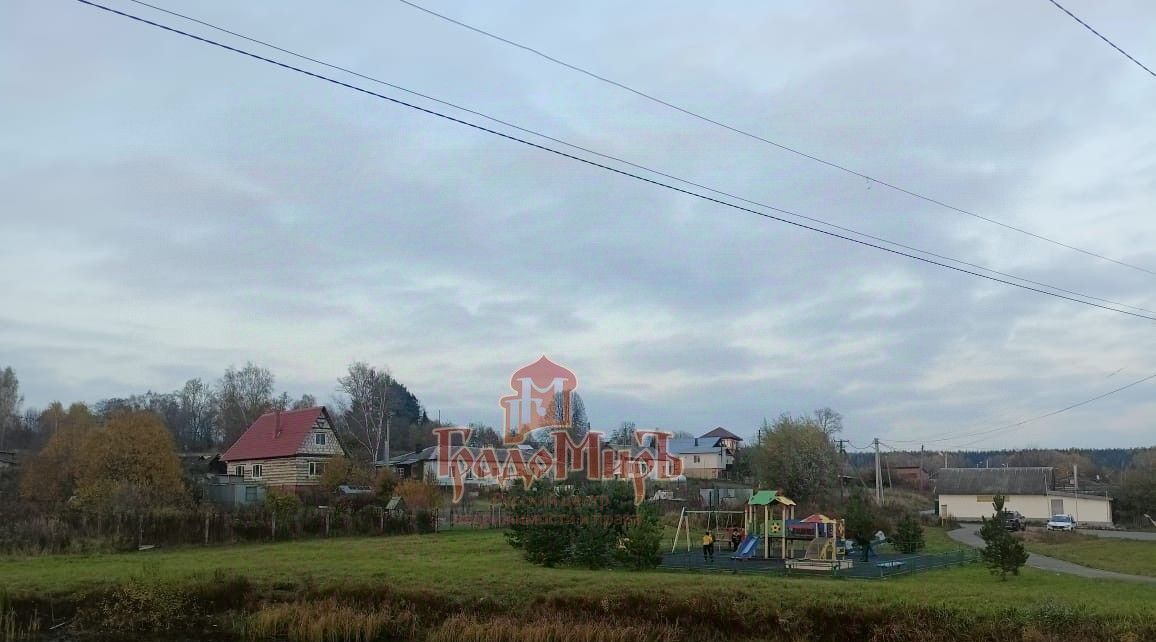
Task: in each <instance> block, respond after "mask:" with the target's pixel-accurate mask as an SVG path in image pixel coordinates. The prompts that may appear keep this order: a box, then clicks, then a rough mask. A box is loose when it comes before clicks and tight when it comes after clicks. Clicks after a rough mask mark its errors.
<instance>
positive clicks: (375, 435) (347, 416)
mask: <svg viewBox="0 0 1156 642" xmlns="http://www.w3.org/2000/svg"><path fill="white" fill-rule="evenodd" d="M337 383H338V385H339V386H340V394H341V397H339V398H338V400H337V407H338V410H339V411H340V414H341V417H342V423H343V424H344V425H343V428H344V430H343V432H344V433H345V434H347V435H348V436H349V437H351V438H352V439H353V440H354V441H355V442H356V443H357V444H358V445H360V446H361V447H362V448H363V449H364V450H365V452H366V454H367V455H368V456H369V458H370V461H371V462H372V461H376V460H377V459H378V458H384V457H388V456H389V453H388V444H387V443H386V440H387V434H386V433H387V431H388V429H389V427H390V426H389V422H390V418H391V417H390V415H391V414H392V413H393V412H394V408H393V404H392V402H393V399H392V396H393V395H392V394H391V392H390V389H391V387H392V384H393V377H391V376H390V374H389V372H388V371H387V370H385V369H378V368H375V367H373V366H370V365H369V364H367V363H364V362H362V361H358V362H356V363H354V364H352V365H350V366H349V372H348V374H346V375H345V376H344V377H341V378H339V379H338V380H337Z"/></svg>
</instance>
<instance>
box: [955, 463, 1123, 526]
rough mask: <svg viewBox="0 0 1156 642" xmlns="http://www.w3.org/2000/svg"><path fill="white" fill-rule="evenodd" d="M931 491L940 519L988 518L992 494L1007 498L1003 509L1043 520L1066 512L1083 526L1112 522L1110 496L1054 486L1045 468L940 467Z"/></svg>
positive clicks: (965, 519)
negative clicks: (935, 496)
mask: <svg viewBox="0 0 1156 642" xmlns="http://www.w3.org/2000/svg"><path fill="white" fill-rule="evenodd" d="M935 493H936V495H937V499H936V502H937V503H938V506H939V514H940V516H941V517H947V516H951V517H954V518H956V519H958V520H962V521H977V520H979V519H980V518H981V517H990V516H991V515H992V514H993V513H994V512H995V509H993V508H992V505H991V502H992V498H993V497H994V496H995V495H997V494H999V495H1004V496H1005V497H1007V503H1006V504H1005V505H1004V508H1005V509H1006V510H1014V511H1019V512H1020V513H1022V514H1023V516H1024V517H1026V518H1027V519H1030V520H1035V521H1045V520H1047V519H1048V518H1049V517H1051V516H1052V515H1071V516H1072V517H1073V518H1075V520H1076V522H1077V523H1079V524H1083V525H1088V526H1110V525H1111V524H1112V499H1111V498H1110V497H1107V496H1106V495H1092V494H1088V493H1074V492H1070V491H1060V490H1056V485H1055V473H1054V471H1053V469H1051V468H1047V467H1032V468H942V469H940V471H939V473H938V474H937V475H936V480H935Z"/></svg>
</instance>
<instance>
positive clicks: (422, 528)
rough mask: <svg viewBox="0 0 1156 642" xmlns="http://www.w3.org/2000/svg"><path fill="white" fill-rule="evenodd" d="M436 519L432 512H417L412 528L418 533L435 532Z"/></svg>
mask: <svg viewBox="0 0 1156 642" xmlns="http://www.w3.org/2000/svg"><path fill="white" fill-rule="evenodd" d="M436 519H437V518H436V517H434V514H433V512H432V511H428V510H419V511H418V512H417V513H415V514H414V517H413V521H414V527H415V528H416V529H417V532H419V533H432V532H434V531H435V530H437V524H436Z"/></svg>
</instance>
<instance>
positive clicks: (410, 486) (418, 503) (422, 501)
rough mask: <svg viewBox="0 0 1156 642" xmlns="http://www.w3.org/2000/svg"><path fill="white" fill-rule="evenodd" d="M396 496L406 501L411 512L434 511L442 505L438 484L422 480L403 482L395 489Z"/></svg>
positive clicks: (406, 505)
mask: <svg viewBox="0 0 1156 642" xmlns="http://www.w3.org/2000/svg"><path fill="white" fill-rule="evenodd" d="M394 494H395V495H397V496H399V497H401V498H402V499H403V500H405V507H406V508H408V509H409V510H413V511H418V510H433V509H435V508H437V507H438V506H441V503H442V492H441V489H440V488H438V486H437V484H434V483H430V482H426V481H422V480H420V479H406V480H403V481H402V482H401V483H400V484H398V485H397V487H396V488H395V489H394Z"/></svg>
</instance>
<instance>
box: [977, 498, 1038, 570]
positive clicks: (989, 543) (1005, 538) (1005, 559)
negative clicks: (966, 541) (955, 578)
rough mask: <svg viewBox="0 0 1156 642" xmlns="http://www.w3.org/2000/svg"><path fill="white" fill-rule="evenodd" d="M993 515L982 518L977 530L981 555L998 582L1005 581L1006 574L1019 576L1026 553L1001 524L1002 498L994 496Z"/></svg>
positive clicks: (1026, 558)
mask: <svg viewBox="0 0 1156 642" xmlns="http://www.w3.org/2000/svg"><path fill="white" fill-rule="evenodd" d="M991 504H992V506H994V507H995V515H992V516H991V517H990V518H987V517H984V518H983V526H981V527H980V529H979V536H980V537H982V538H983V543H984V544H985V546H984V548H983V551H982V552H981V555H982V557H983V561H984V563H985V564H987V567H988V568H989V569H991V572H992V575H998V576H999V579H1000V580H1007V575H1008V573H1011V574H1012V575H1019V574H1020V567H1021V566H1023V565H1024V564H1026V563H1027V561H1028V552H1027V550H1026V549H1025V548H1024V543H1023V542H1021V541H1019V540H1018V539H1016V538H1014V537H1012V534H1011V533H1009V532H1008V531H1007V528H1006V527H1005V525H1004V523H1003V516H1002V515H1001V513H1002V512H1003V506H1004V496H1003V495H996V496H995V497H994V498H993V500H992V502H991Z"/></svg>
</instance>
